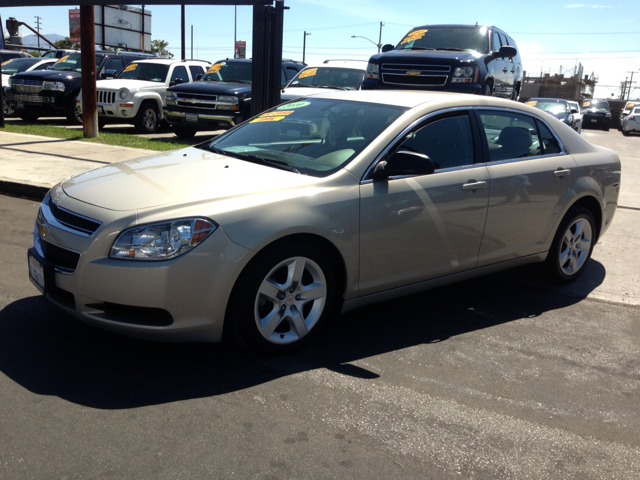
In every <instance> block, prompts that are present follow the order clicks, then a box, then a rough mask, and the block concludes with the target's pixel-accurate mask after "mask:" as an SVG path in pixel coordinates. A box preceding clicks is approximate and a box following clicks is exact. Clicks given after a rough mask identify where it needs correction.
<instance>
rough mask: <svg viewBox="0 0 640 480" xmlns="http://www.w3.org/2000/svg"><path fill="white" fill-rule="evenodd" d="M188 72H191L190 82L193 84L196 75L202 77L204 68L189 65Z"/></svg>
mask: <svg viewBox="0 0 640 480" xmlns="http://www.w3.org/2000/svg"><path fill="white" fill-rule="evenodd" d="M189 71H190V72H191V80H193V81H194V82H195V80H196V77H197V76H198V75H204V68H202V67H201V66H199V65H189ZM185 80H186V79H185Z"/></svg>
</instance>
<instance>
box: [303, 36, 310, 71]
mask: <svg viewBox="0 0 640 480" xmlns="http://www.w3.org/2000/svg"><path fill="white" fill-rule="evenodd" d="M307 35H311V32H306V31H305V32H304V37H303V39H302V63H304V54H305V51H306V49H307Z"/></svg>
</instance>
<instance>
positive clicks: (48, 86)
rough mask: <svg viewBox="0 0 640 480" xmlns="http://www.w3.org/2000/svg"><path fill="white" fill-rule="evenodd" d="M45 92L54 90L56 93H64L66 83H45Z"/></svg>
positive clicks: (43, 87)
mask: <svg viewBox="0 0 640 480" xmlns="http://www.w3.org/2000/svg"><path fill="white" fill-rule="evenodd" d="M42 89H43V90H53V91H54V92H64V83H62V82H44V83H43V84H42Z"/></svg>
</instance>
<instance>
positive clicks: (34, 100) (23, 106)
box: [5, 90, 67, 117]
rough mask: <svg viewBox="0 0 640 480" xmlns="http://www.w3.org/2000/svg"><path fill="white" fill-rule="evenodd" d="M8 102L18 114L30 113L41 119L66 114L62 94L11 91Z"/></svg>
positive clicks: (65, 105) (7, 98)
mask: <svg viewBox="0 0 640 480" xmlns="http://www.w3.org/2000/svg"><path fill="white" fill-rule="evenodd" d="M5 92H6V100H7V101H8V102H10V103H12V104H13V105H15V106H16V114H18V115H19V114H20V113H21V112H23V113H30V114H37V115H39V116H41V117H46V116H51V115H57V114H58V113H60V112H62V113H65V112H66V107H67V104H66V101H65V97H64V95H62V94H53V93H48V94H34V93H17V92H13V91H11V90H9V91H8V92H7V91H5Z"/></svg>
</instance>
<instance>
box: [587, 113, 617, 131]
mask: <svg viewBox="0 0 640 480" xmlns="http://www.w3.org/2000/svg"><path fill="white" fill-rule="evenodd" d="M610 126H611V117H604V116H601V115H583V117H582V128H588V127H610Z"/></svg>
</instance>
